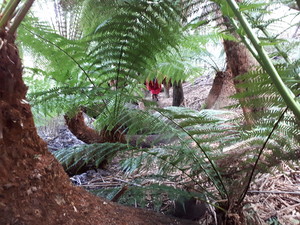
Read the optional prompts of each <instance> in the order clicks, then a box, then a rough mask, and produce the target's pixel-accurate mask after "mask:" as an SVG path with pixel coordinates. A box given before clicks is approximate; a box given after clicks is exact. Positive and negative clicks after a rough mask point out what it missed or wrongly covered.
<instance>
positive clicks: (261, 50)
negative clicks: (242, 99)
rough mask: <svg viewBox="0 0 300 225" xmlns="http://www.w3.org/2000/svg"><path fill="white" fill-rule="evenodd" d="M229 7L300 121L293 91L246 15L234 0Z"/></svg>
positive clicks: (262, 64)
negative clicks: (280, 74) (280, 73)
mask: <svg viewBox="0 0 300 225" xmlns="http://www.w3.org/2000/svg"><path fill="white" fill-rule="evenodd" d="M227 2H228V5H229V6H230V8H231V9H232V11H233V12H234V14H235V16H236V17H237V19H238V20H239V22H240V24H241V26H242V27H243V29H244V31H245V32H246V34H247V36H248V37H249V39H250V40H251V42H252V44H253V46H254V48H255V49H256V51H257V53H258V55H259V57H260V59H261V60H260V61H258V62H259V63H260V64H261V66H262V67H263V68H264V69H265V70H266V71H267V73H268V74H269V76H270V78H271V80H272V81H273V83H274V85H275V87H276V88H277V90H278V92H279V94H280V95H281V96H282V98H283V99H284V101H285V103H286V105H287V106H288V107H289V108H290V109H291V110H292V111H293V113H294V115H295V116H296V117H297V119H298V120H300V104H299V102H297V100H296V99H295V95H294V94H293V93H292V91H291V90H290V89H289V88H288V87H287V86H286V85H285V84H284V82H283V81H282V79H281V77H280V76H279V74H278V72H277V70H276V68H275V67H274V65H273V64H272V62H271V60H270V58H269V56H268V55H267V53H266V52H265V50H264V48H263V47H262V46H261V44H260V41H259V39H258V38H257V37H256V36H255V34H254V31H253V30H252V28H251V26H250V24H249V23H248V21H247V20H246V18H245V17H244V15H243V14H242V13H241V12H240V10H239V6H238V5H237V3H236V2H235V1H234V0H227Z"/></svg>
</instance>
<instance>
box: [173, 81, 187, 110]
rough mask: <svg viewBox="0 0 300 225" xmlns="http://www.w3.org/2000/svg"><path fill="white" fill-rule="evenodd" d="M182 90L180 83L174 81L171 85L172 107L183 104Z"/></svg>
mask: <svg viewBox="0 0 300 225" xmlns="http://www.w3.org/2000/svg"><path fill="white" fill-rule="evenodd" d="M183 100H184V96H183V88H182V82H181V81H175V82H174V83H173V103H172V106H180V105H181V104H182V103H183Z"/></svg>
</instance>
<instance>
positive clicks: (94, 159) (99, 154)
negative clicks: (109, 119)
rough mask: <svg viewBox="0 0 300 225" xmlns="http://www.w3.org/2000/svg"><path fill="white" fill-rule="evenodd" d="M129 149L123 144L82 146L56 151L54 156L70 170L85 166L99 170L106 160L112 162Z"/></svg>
mask: <svg viewBox="0 0 300 225" xmlns="http://www.w3.org/2000/svg"><path fill="white" fill-rule="evenodd" d="M128 149H129V147H128V146H127V145H125V144H121V143H98V144H90V145H80V146H76V147H71V148H67V149H60V150H59V151H55V152H54V153H53V154H54V156H55V157H56V158H57V159H58V160H59V161H60V162H61V164H62V165H63V166H64V168H65V169H66V170H67V171H68V170H75V171H74V172H75V173H76V170H77V171H78V170H80V168H82V167H84V166H90V168H98V167H99V165H100V163H102V162H103V160H104V159H106V160H108V161H110V160H111V159H112V157H113V156H114V155H115V154H116V153H117V152H119V151H125V150H128Z"/></svg>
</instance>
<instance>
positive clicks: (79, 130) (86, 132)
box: [65, 111, 126, 144]
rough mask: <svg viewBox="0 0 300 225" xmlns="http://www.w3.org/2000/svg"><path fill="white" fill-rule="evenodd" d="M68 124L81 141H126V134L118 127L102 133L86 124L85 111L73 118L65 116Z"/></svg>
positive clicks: (89, 142)
mask: <svg viewBox="0 0 300 225" xmlns="http://www.w3.org/2000/svg"><path fill="white" fill-rule="evenodd" d="M65 120H66V124H67V126H68V128H69V130H70V131H71V132H72V133H73V134H74V135H75V136H76V137H77V138H78V139H79V140H81V141H83V142H85V143H87V144H92V143H104V142H111V143H115V142H121V143H125V142H126V140H125V136H124V134H123V133H122V132H121V131H120V130H117V129H114V130H112V131H107V130H106V129H103V130H102V131H101V132H100V133H99V132H97V131H96V130H94V129H92V128H90V127H88V126H87V125H86V124H85V121H84V116H83V113H82V112H81V111H80V112H78V113H77V114H76V115H75V116H73V117H72V118H69V117H68V116H65Z"/></svg>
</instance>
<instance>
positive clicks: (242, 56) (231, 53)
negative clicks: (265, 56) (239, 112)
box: [223, 40, 256, 125]
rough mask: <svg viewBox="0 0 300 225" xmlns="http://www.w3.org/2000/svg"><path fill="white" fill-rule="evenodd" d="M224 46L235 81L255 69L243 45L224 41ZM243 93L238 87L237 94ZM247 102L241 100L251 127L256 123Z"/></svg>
mask: <svg viewBox="0 0 300 225" xmlns="http://www.w3.org/2000/svg"><path fill="white" fill-rule="evenodd" d="M223 44H224V48H225V52H226V58H227V67H228V69H229V70H230V71H231V73H232V76H233V79H234V78H236V77H237V76H239V75H242V74H245V73H247V72H249V71H250V70H252V69H253V66H254V65H255V64H256V62H255V60H254V58H253V57H252V56H251V55H250V52H249V51H248V49H247V48H246V47H245V46H244V45H243V44H242V43H239V42H235V41H229V40H224V43H223ZM233 81H234V84H235V86H236V85H237V84H239V83H240V82H241V81H238V80H236V79H234V80H233ZM243 91H244V90H243V89H241V88H238V87H237V86H236V92H237V93H240V92H243ZM245 101H247V99H241V100H240V103H241V106H242V109H243V113H244V116H245V121H246V123H247V124H248V125H251V124H253V122H254V121H253V118H252V112H253V109H251V108H249V107H246V106H245V105H244V103H245Z"/></svg>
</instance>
